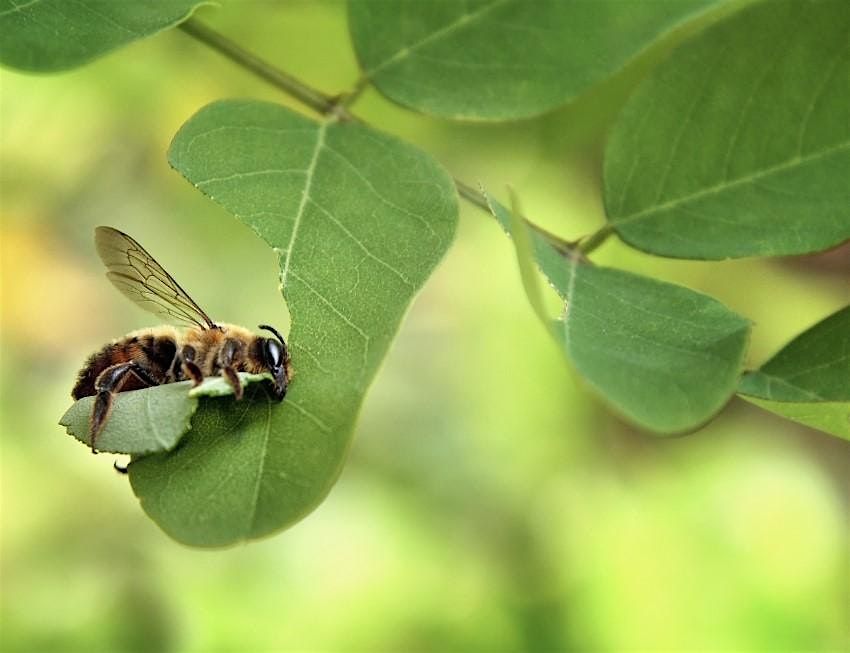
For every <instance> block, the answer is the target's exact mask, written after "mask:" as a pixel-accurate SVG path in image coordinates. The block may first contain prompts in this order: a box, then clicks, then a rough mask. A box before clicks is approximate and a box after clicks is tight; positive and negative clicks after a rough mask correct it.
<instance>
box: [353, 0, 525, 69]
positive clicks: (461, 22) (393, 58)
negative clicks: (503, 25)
mask: <svg viewBox="0 0 850 653" xmlns="http://www.w3.org/2000/svg"><path fill="white" fill-rule="evenodd" d="M513 1H514V0H493V2H491V3H490V4H488V5H484V6H482V7H480V8H479V9H477V10H476V11H473V12H472V13H471V14H463V15H461V16H459V17H458V18H457V19H456V20H454V21H452V22H451V23H449V24H448V25H444V26H443V27H441V28H440V29H438V30H436V31H434V32H431V33H430V34H428V36H425V37H423V38H421V39H420V40H418V41H417V42H416V43H413V44H411V45H409V46H407V47H404V48H401V49H400V50H396V52H394V53H393V54H392V55H390V56H389V57H387V58H386V59H384V61H382V62H381V63H379V64H378V65H376V66H375V67H374V68H371V69H370V70H367V71H365V72H364V73H363V75H364V77H367V78H372V77H374V75H375V74H376V73H379V72H380V71H382V70H383V69H384V68H387V67H388V66H391V65H393V64H394V63H396V62H397V61H399V60H401V59H405V58H407V57H409V56H410V55H411V54H412V53H413V52H415V51H416V50H419V49H420V48H422V47H424V46H426V45H428V44H429V43H433V42H434V41H437V40H439V39H440V38H442V37H444V36H446V35H447V34H450V33H451V32H454V31H455V30H457V29H459V28H461V27H463V26H465V25H472V24H474V23H475V22H476V21H477V20H478V19H480V18H481V17H482V16H483V15H485V14H488V13H490V12H491V11H492V10H493V9H495V8H497V7H499V6H501V5H504V4H507V3H509V2H513Z"/></svg>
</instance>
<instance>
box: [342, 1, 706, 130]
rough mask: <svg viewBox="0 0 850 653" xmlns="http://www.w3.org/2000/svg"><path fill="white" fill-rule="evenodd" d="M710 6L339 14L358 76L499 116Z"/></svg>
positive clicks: (541, 104) (366, 5)
mask: <svg viewBox="0 0 850 653" xmlns="http://www.w3.org/2000/svg"><path fill="white" fill-rule="evenodd" d="M714 4H715V0H654V1H653V2H629V1H626V2H623V1H622V0H595V1H594V2H565V1H564V0H475V1H473V2H467V1H465V0H440V1H439V2H433V1H432V2H421V1H420V0H403V1H402V2H387V1H386V0H353V1H350V2H349V4H348V12H349V28H350V30H351V37H352V41H353V42H354V47H355V49H356V51H357V56H358V58H359V59H360V64H361V66H362V68H363V71H364V72H363V74H364V76H365V77H366V78H368V80H369V81H370V82H371V83H373V84H374V85H375V86H376V87H377V88H378V90H380V91H381V92H382V93H384V94H385V95H386V96H387V97H388V98H390V99H391V100H394V101H396V102H398V103H400V104H403V105H406V106H408V107H410V108H412V109H415V110H417V111H422V112H423V113H429V114H432V115H435V116H441V117H445V118H465V119H477V120H509V119H516V118H526V117H529V116H533V115H537V114H540V113H543V112H545V111H548V110H550V109H553V108H555V107H557V106H559V105H562V104H565V103H566V102H568V101H569V100H570V99H572V98H574V97H575V96H576V95H578V94H579V93H580V92H582V91H584V90H585V89H586V88H588V87H589V86H591V85H592V84H594V83H596V82H599V81H601V80H603V79H605V78H606V77H608V76H609V75H611V74H613V73H615V72H617V71H618V70H619V69H620V68H622V67H623V66H624V65H625V64H626V63H627V62H628V61H629V60H630V59H632V58H633V57H635V56H636V55H637V54H638V53H639V52H641V51H642V50H643V49H645V48H646V47H647V46H648V45H649V44H650V43H651V42H652V41H653V40H655V39H656V38H658V37H659V35H661V34H663V33H664V32H667V31H669V30H670V29H671V28H673V27H674V26H676V25H677V24H679V23H681V22H683V21H685V20H687V19H688V18H692V17H693V16H694V15H695V14H697V13H698V12H700V11H702V10H704V9H706V8H707V7H711V6H712V5H714ZM612 25H613V26H615V28H614V29H612Z"/></svg>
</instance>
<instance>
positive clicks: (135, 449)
mask: <svg viewBox="0 0 850 653" xmlns="http://www.w3.org/2000/svg"><path fill="white" fill-rule="evenodd" d="M239 378H240V379H241V380H242V384H243V385H245V386H247V385H248V384H251V383H256V382H258V381H263V380H267V379H268V378H269V377H268V376H267V375H259V374H240V375H239ZM229 394H233V389H232V388H231V387H230V385H228V384H227V382H226V381H224V379H222V378H221V377H210V378H208V379H205V380H204V382H203V383H202V384H201V385H199V386H198V387H197V388H192V384H191V382H189V381H183V382H181V383H169V384H167V385H158V386H155V387H153V388H146V389H144V390H131V391H129V392H119V393H118V394H117V395H116V396H115V402H114V404H113V406H112V413H111V414H110V416H109V419H108V420H107V422H106V425H105V426H104V429H103V431H102V432H101V434H100V436H99V437H98V439H97V450H98V451H105V452H110V453H126V454H134V455H144V454H150V453H154V452H157V451H169V450H170V449H173V448H174V446H175V445H176V444H177V443H178V442H179V441H180V438H182V437H183V435H184V434H185V433H186V431H188V430H189V428H190V420H191V419H192V415H193V414H194V413H195V410H196V409H197V407H198V399H197V398H198V397H202V396H221V395H229ZM93 404H94V397H83V398H82V399H80V400H79V401H76V402H74V404H73V405H72V406H71V407H70V408H69V409H68V410H67V412H66V413H65V414H64V415H63V416H62V419H60V420H59V424H61V425H62V426H64V427H65V428H66V429H67V431H68V434H69V435H73V436H74V437H75V438H77V440H79V441H80V442H82V443H83V444H86V445H89V446H90V444H91V442H90V438H89V419H90V416H91V412H92V405H93Z"/></svg>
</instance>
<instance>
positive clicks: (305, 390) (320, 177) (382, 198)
mask: <svg viewBox="0 0 850 653" xmlns="http://www.w3.org/2000/svg"><path fill="white" fill-rule="evenodd" d="M169 159H170V161H171V164H172V165H173V166H174V167H175V168H176V169H177V170H178V171H180V173H181V174H183V175H184V176H185V177H186V178H187V179H188V180H189V181H190V182H192V184H194V185H195V186H196V187H197V188H198V189H200V190H201V191H202V192H204V193H205V194H207V195H208V196H209V197H211V198H212V199H214V200H215V201H216V202H218V203H219V204H221V205H222V206H224V207H225V208H226V209H227V210H228V211H230V212H231V213H233V214H234V215H235V216H237V217H238V218H239V219H240V220H242V221H243V222H245V223H246V224H247V225H249V226H250V227H251V228H252V229H254V230H255V231H256V232H257V233H258V234H259V235H260V236H261V237H262V238H263V239H264V240H265V241H266V242H267V243H268V244H269V245H270V246H272V247H273V248H274V249H275V251H277V252H278V254H279V256H280V268H281V283H282V287H283V294H284V297H285V298H286V300H287V304H288V306H289V309H290V312H291V315H292V325H293V326H292V331H291V332H290V334H289V345H290V347H291V350H292V363H293V366H294V368H295V378H294V379H293V381H292V383H291V385H290V388H289V391H288V393H287V396H286V399H285V400H284V401H283V403H282V404H280V405H273V404H272V403H271V401H270V400H269V399H268V398H264V397H262V396H259V397H257V400H256V401H252V400H251V398H250V397H246V399H247V400H248V401H246V403H245V404H244V405H245V408H243V409H238V407H237V406H235V405H230V404H229V403H228V402H227V401H226V400H225V401H215V402H208V404H207V403H204V404H202V406H201V409H200V410H199V411H198V413H197V415H196V417H195V420H194V421H193V428H192V431H191V433H190V435H189V436H188V437H187V438H186V439H185V441H184V442H183V443H182V446H181V447H180V448H179V450H178V451H176V452H174V453H173V454H170V455H162V456H155V457H148V458H145V459H143V460H140V461H139V462H137V463H133V464H132V465H131V466H130V479H131V481H132V484H133V489H134V490H135V492H136V494H137V495H138V496H139V498H140V499H141V501H142V506H143V507H144V508H145V510H146V511H147V512H148V514H149V515H150V516H151V517H152V518H153V519H154V520H155V521H157V523H159V524H160V526H162V527H163V528H164V529H165V530H166V531H167V532H168V533H169V534H170V535H171V536H172V537H175V538H176V539H178V540H180V541H182V542H186V543H190V544H195V545H198V546H220V545H224V544H229V543H233V542H236V541H239V540H244V539H248V538H255V537H260V536H262V535H266V534H268V533H271V532H273V531H275V530H279V529H280V528H283V527H285V526H287V525H289V524H291V523H293V522H295V521H296V520H298V519H300V518H301V517H303V516H304V515H305V514H307V513H308V512H309V511H310V510H311V509H312V508H313V507H315V506H316V505H317V504H318V503H319V502H320V501H321V500H322V499H323V498H324V496H325V495H326V494H327V493H328V491H329V490H330V488H331V486H332V484H333V483H334V481H335V480H336V478H337V476H338V474H339V471H340V469H341V467H342V464H343V461H344V458H345V454H346V451H347V450H348V447H349V443H350V440H351V434H352V430H353V427H354V421H355V419H356V417H357V413H358V411H359V409H360V404H361V403H362V401H363V396H364V394H365V392H366V389H367V387H368V386H369V384H370V382H371V380H372V378H373V377H374V375H375V372H376V371H377V368H378V366H379V365H380V363H381V361H382V359H383V358H384V356H385V355H386V352H387V349H388V348H389V345H390V342H391V340H392V338H393V336H394V335H395V332H396V331H397V329H398V325H399V322H400V321H401V318H402V316H403V314H404V312H405V311H406V310H407V307H408V305H409V303H410V301H411V299H412V298H413V295H414V294H415V293H416V291H417V290H418V289H419V288H420V287H421V286H422V284H423V283H424V281H425V280H426V279H427V278H428V276H429V274H430V273H431V270H432V269H433V268H434V266H435V265H436V264H437V262H438V261H439V260H440V258H441V257H442V256H443V253H444V252H445V250H446V248H447V247H448V246H449V244H450V243H451V240H452V236H453V234H454V229H455V225H456V220H457V206H456V199H455V198H456V196H455V193H454V188H453V186H452V184H451V180H450V179H449V177H448V176H447V175H446V174H445V173H444V172H443V171H442V170H441V169H440V168H439V167H438V166H437V165H436V164H434V163H433V161H431V159H429V158H428V157H427V156H425V155H424V154H422V153H421V152H419V151H417V150H415V149H413V148H412V147H410V146H408V145H405V144H403V143H401V142H399V141H397V140H396V139H394V138H391V137H389V136H386V135H384V134H381V133H379V132H376V131H374V130H372V129H369V128H368V127H364V126H362V125H358V124H353V123H339V122H333V123H328V122H324V123H317V122H314V121H312V120H308V119H306V118H303V117H301V116H299V115H298V114H296V113H293V112H291V111H289V110H287V109H284V108H283V107H280V106H278V105H275V104H269V103H263V102H250V101H227V102H217V103H214V104H212V105H209V106H207V107H205V108H204V109H202V110H201V111H200V112H199V113H198V114H197V115H195V116H194V117H193V118H192V119H191V120H189V121H188V122H187V123H186V124H185V125H184V126H183V127H182V128H181V129H180V131H179V132H178V134H177V136H176V137H175V138H174V142H173V143H172V146H171V150H170V152H169ZM237 450H238V451H237ZM189 468H191V471H187V470H188V469H189ZM189 479H191V481H190V480H189ZM222 484H226V488H225V487H223V486H222ZM211 488H219V489H216V490H215V496H217V497H219V496H221V497H222V498H221V500H220V501H219V500H217V501H215V502H213V503H212V504H210V508H209V510H211V511H213V512H212V513H210V512H205V511H203V510H199V505H201V504H203V503H204V502H205V500H206V498H207V497H208V496H209V494H210V492H211V491H212V490H211ZM223 495H226V498H224V497H223ZM212 514H214V516H215V519H211V518H209V517H210V516H211V515H212Z"/></svg>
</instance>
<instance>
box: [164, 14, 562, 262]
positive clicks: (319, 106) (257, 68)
mask: <svg viewBox="0 0 850 653" xmlns="http://www.w3.org/2000/svg"><path fill="white" fill-rule="evenodd" d="M180 29H182V30H183V31H184V32H186V33H187V34H189V35H190V36H192V37H194V38H196V39H197V40H199V41H200V42H201V43H203V44H204V45H208V46H209V47H211V48H212V49H213V50H216V51H217V52H218V53H219V54H222V55H224V56H225V57H227V58H228V59H230V60H231V61H232V62H234V63H235V64H237V65H239V66H241V67H242V68H245V69H246V70H249V71H251V72H252V73H254V74H255V75H257V76H258V77H261V78H262V79H264V80H266V81H267V82H269V83H270V84H271V85H272V86H274V87H276V88H278V89H279V90H281V91H283V92H284V93H285V94H286V95H288V96H290V97H292V98H295V99H296V100H298V101H300V102H301V103H302V104H305V105H306V106H308V107H310V108H311V109H312V110H313V111H315V112H316V113H318V114H320V115H322V116H336V117H337V118H338V119H340V120H351V121H358V122H361V121H360V120H359V119H358V118H357V117H356V116H355V115H354V114H352V113H351V112H350V111H349V110H348V108H347V106H346V104H347V103H348V101H349V98H348V96H345V95H342V96H336V97H333V96H330V95H326V94H325V93H322V92H321V91H319V90H317V89H315V88H313V87H311V86H309V85H308V84H305V83H304V82H302V81H301V80H300V79H298V78H297V77H293V76H292V75H290V74H289V73H286V72H284V71H282V70H280V69H279V68H275V67H274V66H272V65H271V64H270V63H268V62H267V61H264V60H263V59H260V58H259V57H257V56H256V55H254V54H252V53H251V52H249V51H248V50H246V49H245V48H243V47H242V46H240V45H238V44H237V43H234V42H233V41H231V40H230V39H228V38H227V37H225V36H223V35H222V34H220V33H218V32H216V31H215V30H213V29H210V28H209V27H207V26H206V25H204V24H203V23H201V22H199V21H198V20H197V19H196V18H190V19H189V20H187V21H185V22H183V23H181V24H180ZM454 182H455V185H456V186H457V190H458V194H459V195H460V196H461V197H462V198H463V199H465V200H466V201H467V202H469V203H471V204H473V205H475V206H477V207H478V208H480V209H481V210H483V211H485V212H486V213H487V214H488V215H491V213H490V207H489V206H488V204H487V200H486V198H485V197H484V196H483V195H482V194H481V193H480V192H478V191H477V190H475V189H474V188H472V187H471V186H469V185H467V184H465V183H464V182H462V181H460V180H459V179H456V178H455V179H454ZM523 219H524V220H525V222H526V224H527V225H528V227H529V228H530V229H532V230H534V231H536V232H537V233H539V234H540V235H542V236H543V237H544V238H546V240H548V241H549V242H550V243H551V244H552V246H553V247H555V248H556V249H557V250H558V251H559V252H561V253H564V254H569V253H571V252H575V251H576V250H577V245H576V243H572V242H569V241H566V240H564V239H563V238H561V237H560V236H556V235H555V234H553V233H551V232H549V231H546V230H545V229H543V228H542V227H539V226H537V225H536V224H534V223H533V222H531V221H530V220H528V219H527V218H523Z"/></svg>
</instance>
